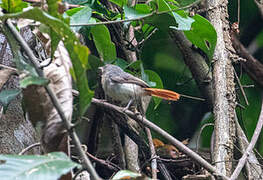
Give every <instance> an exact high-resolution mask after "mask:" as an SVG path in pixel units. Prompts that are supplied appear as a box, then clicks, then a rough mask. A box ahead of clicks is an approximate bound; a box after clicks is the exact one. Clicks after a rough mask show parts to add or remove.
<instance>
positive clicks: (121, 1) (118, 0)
mask: <svg viewBox="0 0 263 180" xmlns="http://www.w3.org/2000/svg"><path fill="white" fill-rule="evenodd" d="M109 1H110V2H113V3H115V4H117V5H118V6H120V7H122V6H124V5H126V4H127V2H128V0H109Z"/></svg>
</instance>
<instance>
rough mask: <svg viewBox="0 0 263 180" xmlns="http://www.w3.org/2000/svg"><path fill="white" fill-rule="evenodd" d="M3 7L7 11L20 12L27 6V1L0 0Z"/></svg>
mask: <svg viewBox="0 0 263 180" xmlns="http://www.w3.org/2000/svg"><path fill="white" fill-rule="evenodd" d="M0 5H1V7H2V8H3V9H5V10H6V11H7V12H9V13H16V12H21V11H22V10H23V9H24V8H26V7H27V6H28V3H26V2H23V1H22V0H2V4H0Z"/></svg>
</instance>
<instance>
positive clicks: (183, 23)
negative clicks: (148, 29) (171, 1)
mask: <svg viewBox="0 0 263 180" xmlns="http://www.w3.org/2000/svg"><path fill="white" fill-rule="evenodd" d="M172 14H173V16H174V18H175V20H176V22H177V23H178V26H170V28H172V29H176V30H181V31H188V30H190V29H191V25H192V23H193V22H194V21H195V20H194V19H193V18H190V17H189V16H186V17H183V16H181V15H180V14H179V12H178V13H176V12H172Z"/></svg>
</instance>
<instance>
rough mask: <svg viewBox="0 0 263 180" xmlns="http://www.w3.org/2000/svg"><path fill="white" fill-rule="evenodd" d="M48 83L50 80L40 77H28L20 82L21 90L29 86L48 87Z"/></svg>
mask: <svg viewBox="0 0 263 180" xmlns="http://www.w3.org/2000/svg"><path fill="white" fill-rule="evenodd" d="M48 83H49V80H48V79H46V78H43V77H38V76H27V77H25V78H23V79H21V80H20V81H19V84H20V88H26V87H27V86H29V85H33V84H35V85H42V86H46V85H47V84H48Z"/></svg>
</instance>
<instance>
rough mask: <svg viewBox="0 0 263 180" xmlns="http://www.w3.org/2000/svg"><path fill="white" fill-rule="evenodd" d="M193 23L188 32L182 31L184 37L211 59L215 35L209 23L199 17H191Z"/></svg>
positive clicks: (215, 39)
mask: <svg viewBox="0 0 263 180" xmlns="http://www.w3.org/2000/svg"><path fill="white" fill-rule="evenodd" d="M192 18H193V19H194V20H195V22H193V24H192V27H191V30H190V31H184V34H185V35H186V37H187V38H188V39H189V40H190V41H191V42H192V43H193V44H194V45H196V46H197V47H199V48H200V49H202V50H203V51H204V52H205V53H206V54H207V56H208V57H209V59H211V58H212V56H213V54H214V50H215V47H216V41H217V34H216V31H215V29H214V27H213V26H212V25H211V23H210V22H209V21H208V20H206V19H205V18H203V17H202V16H200V15H198V14H197V15H195V16H194V17H192Z"/></svg>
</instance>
